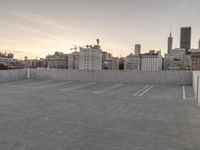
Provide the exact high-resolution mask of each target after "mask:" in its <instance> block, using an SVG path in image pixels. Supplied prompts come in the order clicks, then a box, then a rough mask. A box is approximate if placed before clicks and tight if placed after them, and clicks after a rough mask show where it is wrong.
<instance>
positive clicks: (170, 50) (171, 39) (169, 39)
mask: <svg viewBox="0 0 200 150" xmlns="http://www.w3.org/2000/svg"><path fill="white" fill-rule="evenodd" d="M172 46H173V37H172V33H170V35H169V37H168V49H167V50H168V51H167V52H168V54H169V55H170V54H171V52H172Z"/></svg>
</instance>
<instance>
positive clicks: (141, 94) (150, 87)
mask: <svg viewBox="0 0 200 150" xmlns="http://www.w3.org/2000/svg"><path fill="white" fill-rule="evenodd" d="M152 88H153V85H151V86H149V87H148V88H147V89H146V90H145V91H143V92H142V93H140V94H139V95H138V96H143V95H144V94H146V93H147V92H148V91H149V90H151V89H152Z"/></svg>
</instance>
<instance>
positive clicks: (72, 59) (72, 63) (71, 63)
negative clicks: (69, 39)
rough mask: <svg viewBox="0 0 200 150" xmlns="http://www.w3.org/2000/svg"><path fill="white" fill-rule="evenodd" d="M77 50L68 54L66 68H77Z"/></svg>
mask: <svg viewBox="0 0 200 150" xmlns="http://www.w3.org/2000/svg"><path fill="white" fill-rule="evenodd" d="M79 55H80V53H79V52H73V53H71V54H69V55H68V69H79Z"/></svg>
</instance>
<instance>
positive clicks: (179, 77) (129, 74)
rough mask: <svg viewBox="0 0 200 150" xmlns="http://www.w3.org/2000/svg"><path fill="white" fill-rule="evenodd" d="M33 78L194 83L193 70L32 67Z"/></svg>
mask: <svg viewBox="0 0 200 150" xmlns="http://www.w3.org/2000/svg"><path fill="white" fill-rule="evenodd" d="M30 75H31V78H36V79H53V80H63V81H65V80H71V81H95V82H120V83H144V84H165V85H192V72H190V71H155V72H150V71H146V72H145V71H113V70H109V71H105V70H102V71H80V70H62V69H31V70H30Z"/></svg>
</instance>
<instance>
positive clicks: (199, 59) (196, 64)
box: [190, 49, 200, 70]
mask: <svg viewBox="0 0 200 150" xmlns="http://www.w3.org/2000/svg"><path fill="white" fill-rule="evenodd" d="M190 54H191V61H192V62H191V64H192V65H191V70H200V49H191V50H190Z"/></svg>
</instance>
